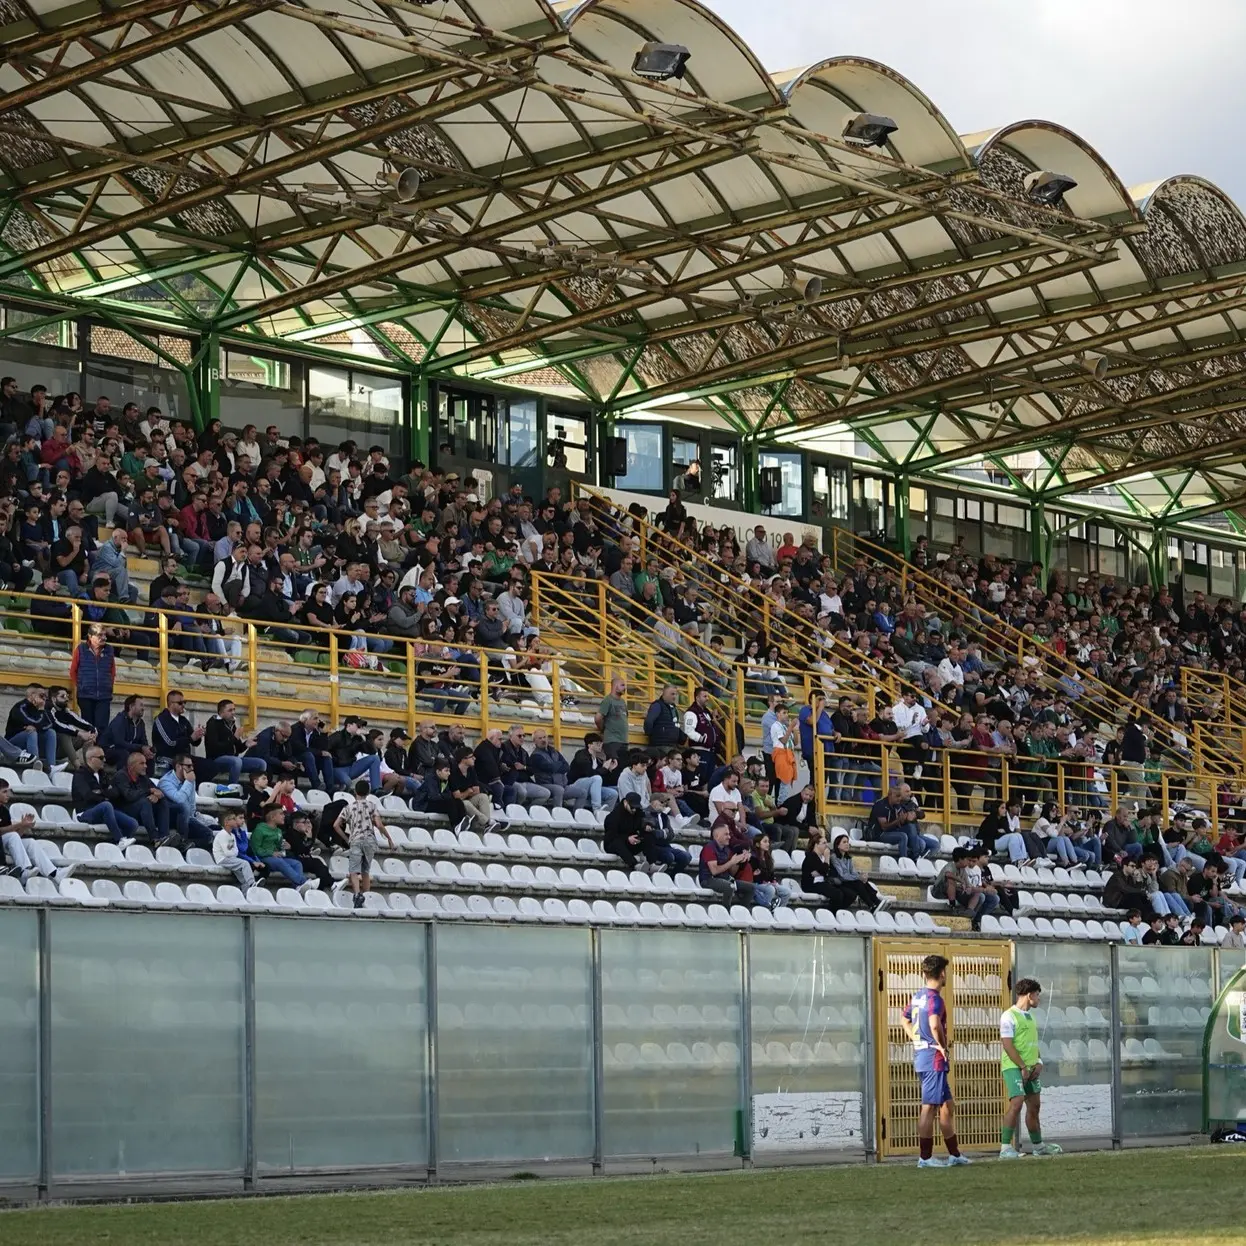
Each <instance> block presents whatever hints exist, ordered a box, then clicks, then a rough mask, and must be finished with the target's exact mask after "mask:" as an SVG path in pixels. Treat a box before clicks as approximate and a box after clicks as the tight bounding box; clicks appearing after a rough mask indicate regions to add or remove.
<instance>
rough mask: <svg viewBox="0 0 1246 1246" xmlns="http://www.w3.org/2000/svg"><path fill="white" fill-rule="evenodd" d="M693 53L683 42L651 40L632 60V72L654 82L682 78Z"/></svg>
mask: <svg viewBox="0 0 1246 1246" xmlns="http://www.w3.org/2000/svg"><path fill="white" fill-rule="evenodd" d="M691 55H692V53H691V52H689V51H688V49H687V48H686V47H684V45H683V44H682V43H659V42H657V41H656V40H650V41H649V42H648V43H646V44H645V46H644V47H643V48H641V49H640V51H639V52H637V53H636V59H635V60H634V61H632V73H634V74H635V75H636V76H637V77H638V78H650V79H652V80H653V81H654V82H666V81H668V80H669V79H671V78H682V77H683V76H684V66H685V65H687V64H688V59H689V57H690V56H691Z"/></svg>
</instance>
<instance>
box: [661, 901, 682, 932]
mask: <svg viewBox="0 0 1246 1246" xmlns="http://www.w3.org/2000/svg"><path fill="white" fill-rule="evenodd" d="M662 925H663V926H684V925H686V922H685V917H684V906H683V905H682V904H676V903H675V902H674V901H673V900H668V901H667V902H666V903H665V904H663V905H662Z"/></svg>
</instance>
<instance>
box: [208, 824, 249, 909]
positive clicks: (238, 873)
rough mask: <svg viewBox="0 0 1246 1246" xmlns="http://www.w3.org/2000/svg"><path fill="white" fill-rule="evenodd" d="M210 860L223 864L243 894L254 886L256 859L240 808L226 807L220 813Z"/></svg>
mask: <svg viewBox="0 0 1246 1246" xmlns="http://www.w3.org/2000/svg"><path fill="white" fill-rule="evenodd" d="M212 860H213V861H215V862H216V863H217V865H223V866H224V867H225V868H226V869H227V870H228V871H229V872H230V873H231V874H232V875H233V876H234V881H235V882H237V884H238V886H239V887H241V888H242V892H243V894H244V895H245V894H246V893H247V892H248V891H250V890H251V888H252V887H254V886H255V871H254V870H253V869H252V868H251V867H252V866H253V865H257V864H258V861H257V860H256V858H255V857H253V856H252V855H251V844H250V838H249V837H248V835H247V827H246V823H245V821H244V820H243V817H242V811H241V810H240V809H227V810H226V811H225V812H224V813H222V814H221V828H220V830H219V831H217V833H216V835H215V836H214V837H213V839H212Z"/></svg>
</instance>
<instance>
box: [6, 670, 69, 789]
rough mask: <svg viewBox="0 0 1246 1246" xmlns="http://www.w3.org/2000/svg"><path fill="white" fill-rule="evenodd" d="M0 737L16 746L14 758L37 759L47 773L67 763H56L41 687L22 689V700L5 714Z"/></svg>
mask: <svg viewBox="0 0 1246 1246" xmlns="http://www.w3.org/2000/svg"><path fill="white" fill-rule="evenodd" d="M4 734H5V737H6V739H7V740H8V742H9V743H10V744H12V745H15V746H16V752H14V754H13V755H14V756H15V757H17V758H20V757H21V755H22V754H25V755H26V756H27V757H28V758H31V759H34V758H40V759H41V760H42V761H43V766H44V769H45V770H47V771H48V772H49V773H53V772H55V771H59V770H64V769H65V766H66V764H67V763H60V762H58V761H57V760H56V728H55V726H53V724H52V714H51V711H50V710H49V708H48V691H47V689H46V688H45V687H44V686H43V685H42V684H35V683H32V684H27V685H26V695H25V697H23V698H22V700H20V701H15V702H14V703H13V706H12V708H11V709H10V710H9V718H8V722H7V723H6V724H5V728H4ZM6 760H7V757H6ZM19 764H21V763H20V761H19ZM25 764H26V765H30V764H31V763H30V761H27V762H26V763H25Z"/></svg>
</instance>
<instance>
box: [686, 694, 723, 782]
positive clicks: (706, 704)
mask: <svg viewBox="0 0 1246 1246" xmlns="http://www.w3.org/2000/svg"><path fill="white" fill-rule="evenodd" d="M684 735H686V736H687V737H688V740H689V742H690V743H691V744H692V746H693V747H694V748H695V749H696V750H697V754H698V756H699V758H700V765H699V767H698V773H699V774H700V775H701V777H702V778H703V779H704V778H707V777H708V775H709V773H710V771H711V770H712V769H713V768H714V764H715V761H716V759H717V757H718V748H719V744H720V742H721V739H722V736H721V733H720V732H719V730H718V725H717V724H716V723H715V722H714V715H713V713H712V711H711V710H710V690H709V689H708V688H698V689H697V690H696V692H695V693H693V696H692V705H691V706H690V707H689V708H688V711H687V712H686V713H685V714H684Z"/></svg>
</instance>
